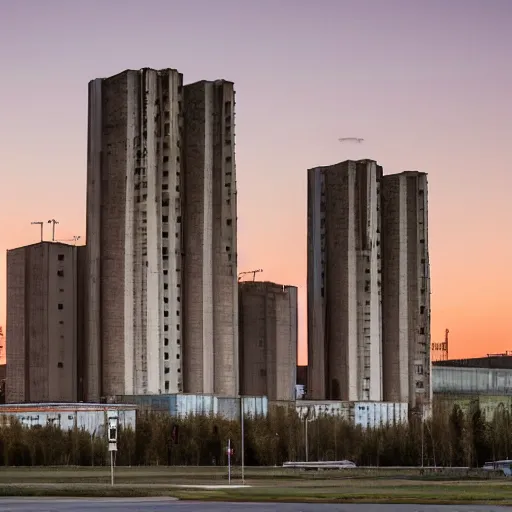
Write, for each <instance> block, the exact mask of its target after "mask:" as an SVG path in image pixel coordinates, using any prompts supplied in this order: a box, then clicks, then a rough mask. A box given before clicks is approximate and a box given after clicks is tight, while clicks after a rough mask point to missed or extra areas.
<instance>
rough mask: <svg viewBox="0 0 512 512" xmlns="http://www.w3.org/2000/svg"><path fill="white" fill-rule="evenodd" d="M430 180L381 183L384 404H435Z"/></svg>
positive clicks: (417, 176) (395, 178)
mask: <svg viewBox="0 0 512 512" xmlns="http://www.w3.org/2000/svg"><path fill="white" fill-rule="evenodd" d="M427 194H428V190H427V175H426V174H425V173H420V172H403V173H400V174H391V175H386V176H383V177H382V179H381V190H380V195H381V226H382V232H381V248H382V249H381V254H382V357H383V399H384V400H385V401H388V402H407V403H409V407H410V408H411V409H417V410H420V409H421V408H422V407H428V406H429V404H430V403H431V392H432V390H431V387H430V365H431V364H430V266H429V251H428V195H427Z"/></svg>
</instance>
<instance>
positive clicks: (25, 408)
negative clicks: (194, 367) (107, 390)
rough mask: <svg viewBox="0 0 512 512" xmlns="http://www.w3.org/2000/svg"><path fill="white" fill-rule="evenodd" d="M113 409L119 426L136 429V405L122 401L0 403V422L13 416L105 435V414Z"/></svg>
mask: <svg viewBox="0 0 512 512" xmlns="http://www.w3.org/2000/svg"><path fill="white" fill-rule="evenodd" d="M112 412H114V413H115V416H116V417H117V419H118V424H119V425H120V426H121V427H122V428H131V429H132V430H135V429H136V421H137V407H136V406H134V405H128V404H127V405H124V404H109V405H106V404H86V403H30V404H26V403H22V404H8V405H2V406H0V426H5V425H9V424H10V422H11V419H12V418H15V419H16V420H17V421H19V422H20V424H21V425H22V426H23V427H28V428H31V427H46V426H54V427H57V428H60V429H62V430H73V429H75V428H76V429H78V430H85V431H86V432H89V433H90V434H91V436H93V435H94V436H98V437H101V436H103V435H105V432H106V427H107V416H108V415H109V413H112Z"/></svg>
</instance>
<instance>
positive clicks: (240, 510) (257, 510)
mask: <svg viewBox="0 0 512 512" xmlns="http://www.w3.org/2000/svg"><path fill="white" fill-rule="evenodd" d="M125 510H126V511H129V512H164V511H165V512H505V511H511V512H512V507H492V506H476V505H446V506H441V505H423V506H422V505H366V504H361V505H349V504H347V505H327V504H316V505H315V504H311V505H305V504H304V505H301V504H300V503H296V504H283V503H275V504H272V503H192V502H188V503H184V502H179V501H171V500H168V499H160V498H155V499H139V500H134V499H88V500H85V499H52V498H41V499H36V498H16V499H14V498H6V499H0V512H93V511H95V512H96V511H97V512H123V511H125Z"/></svg>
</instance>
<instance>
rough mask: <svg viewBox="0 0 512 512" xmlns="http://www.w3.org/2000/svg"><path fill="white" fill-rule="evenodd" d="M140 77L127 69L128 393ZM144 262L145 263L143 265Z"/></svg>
mask: <svg viewBox="0 0 512 512" xmlns="http://www.w3.org/2000/svg"><path fill="white" fill-rule="evenodd" d="M137 82H138V77H137V75H136V74H135V73H128V76H127V84H126V85H127V89H126V95H127V101H126V104H127V114H126V182H125V183H126V188H125V197H126V202H125V208H126V211H125V225H124V231H125V234H126V235H125V248H124V295H123V301H122V304H123V310H124V343H123V345H124V346H123V352H125V353H126V354H127V356H128V357H127V360H128V361H130V362H131V363H129V364H125V365H124V392H125V393H126V394H127V395H131V394H134V392H135V372H134V364H133V363H134V342H135V337H136V334H139V333H137V331H136V329H135V328H134V327H135V323H134V322H135V311H134V299H135V286H136V280H135V272H136V268H137V267H136V260H135V254H136V251H135V243H136V241H135V236H134V234H135V229H136V228H135V226H136V204H135V196H134V193H133V191H134V188H135V147H134V144H135V140H136V137H137V121H138V112H137V108H136V107H137V101H136V98H137V92H138V83H137ZM141 266H142V265H141Z"/></svg>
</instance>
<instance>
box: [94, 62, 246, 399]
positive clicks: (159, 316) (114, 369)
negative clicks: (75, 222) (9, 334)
mask: <svg viewBox="0 0 512 512" xmlns="http://www.w3.org/2000/svg"><path fill="white" fill-rule="evenodd" d="M236 226H237V222H236V180H235V156H234V90H233V84H232V83H230V82H224V81H216V82H199V83H198V84H192V85H189V86H187V87H183V78H182V75H181V74H180V73H178V72H177V71H176V70H172V69H164V70H153V69H146V68H145V69H142V70H138V71H132V70H128V71H125V72H123V73H120V74H118V75H116V76H113V77H110V78H106V79H97V80H93V81H92V82H91V83H90V84H89V144H88V178H87V266H88V275H87V276H86V287H87V290H86V307H85V309H86V334H85V338H86V342H85V344H84V345H85V347H86V352H87V358H86V359H87V362H86V373H87V379H86V380H87V382H86V386H85V397H86V400H88V401H96V400H99V399H100V398H101V397H109V396H116V395H139V394H168V393H180V392H189V391H193V392H201V393H217V394H220V395H231V396H233V395H236V394H237V392H238V377H237V365H236V361H237V360H238V319H237V313H238V306H237V300H238V290H237V267H236Z"/></svg>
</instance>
